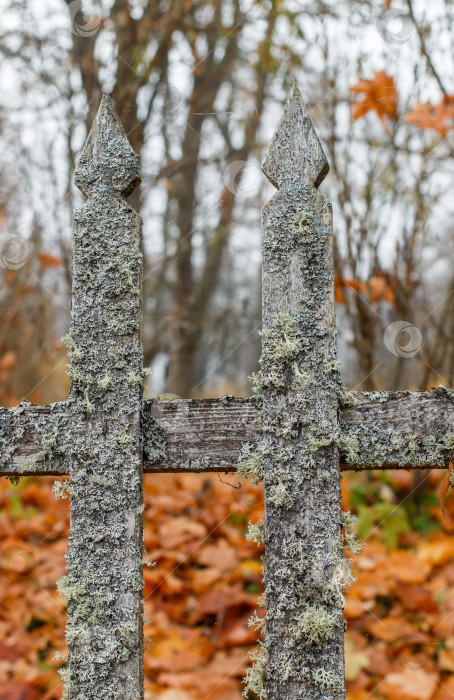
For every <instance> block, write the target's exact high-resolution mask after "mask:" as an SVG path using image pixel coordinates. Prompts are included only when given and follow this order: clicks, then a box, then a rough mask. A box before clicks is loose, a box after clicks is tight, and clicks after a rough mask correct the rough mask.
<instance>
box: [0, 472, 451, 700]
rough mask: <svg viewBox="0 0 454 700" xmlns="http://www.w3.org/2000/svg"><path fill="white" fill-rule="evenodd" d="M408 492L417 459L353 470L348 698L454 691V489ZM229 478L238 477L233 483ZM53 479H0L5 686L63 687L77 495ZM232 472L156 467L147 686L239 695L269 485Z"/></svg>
mask: <svg viewBox="0 0 454 700" xmlns="http://www.w3.org/2000/svg"><path fill="white" fill-rule="evenodd" d="M427 476H428V482H427V483H428V484H429V489H430V492H431V494H432V495H431V497H430V498H427V496H426V497H425V501H424V502H423V503H419V505H417V506H416V507H415V506H414V504H413V505H412V506H410V505H408V503H409V501H408V499H407V500H406V501H405V497H406V496H408V494H409V493H410V491H411V489H412V482H411V474H410V473H409V472H389V473H388V474H386V475H384V474H381V475H378V474H377V475H376V476H375V477H374V478H370V477H366V476H364V475H359V474H358V475H352V476H349V477H348V479H345V480H344V483H343V507H344V508H346V509H351V510H353V511H354V512H356V513H357V515H358V517H359V534H360V535H361V536H362V537H363V538H364V539H365V541H366V545H365V548H364V550H363V552H362V553H361V555H359V556H354V557H353V559H354V560H355V561H354V573H355V576H356V577H357V581H356V583H354V585H353V587H352V588H351V590H350V591H349V592H348V594H347V600H346V608H345V615H346V618H347V621H348V631H347V635H346V674H347V681H348V683H347V685H348V695H347V698H348V700H366V698H369V697H370V698H377V699H379V698H382V699H387V700H448V698H451V697H452V695H450V693H453V694H454V682H453V681H452V678H451V673H453V672H454V614H453V613H454V594H453V590H454V586H453V584H454V563H453V561H454V536H453V534H454V499H452V497H450V496H448V499H447V503H446V513H445V518H443V516H442V514H441V511H440V508H439V505H438V503H437V498H436V495H435V494H436V491H437V483H438V481H439V479H440V475H439V473H435V472H432V474H430V475H429V473H427ZM223 482H228V483H223ZM52 483H53V479H51V478H43V477H41V478H31V477H29V478H25V479H23V480H22V482H21V484H20V485H19V486H16V487H15V486H12V485H11V484H10V483H9V482H8V481H6V480H2V481H1V483H0V538H1V541H2V548H1V551H0V574H1V582H0V639H1V640H2V641H1V642H0V659H1V660H0V688H1V690H0V700H19V699H20V700H35V699H38V698H46V700H57V698H60V697H61V692H62V685H61V683H60V679H59V676H58V673H57V669H58V668H59V667H60V666H61V665H62V663H63V662H62V661H61V660H60V659H58V658H57V659H56V658H55V654H56V652H57V651H58V652H60V654H61V655H62V656H64V655H65V641H64V626H65V608H64V601H63V599H62V598H61V597H60V596H59V594H58V593H57V590H56V581H57V579H58V578H60V577H61V576H63V575H64V573H65V559H64V553H65V550H66V547H67V535H68V526H69V504H68V501H56V500H55V498H54V496H53V494H52V492H51V488H52ZM238 486H239V482H238V480H237V479H236V478H235V477H233V476H232V475H227V476H224V475H222V477H221V478H220V477H219V476H217V475H215V474H213V475H209V476H203V475H180V476H174V475H149V476H147V477H146V478H145V504H146V507H145V512H144V524H145V539H144V542H145V549H146V555H145V560H146V561H148V562H149V563H150V564H152V565H151V566H145V572H144V576H145V591H144V599H145V612H144V617H145V628H144V630H145V636H146V637H147V638H148V637H149V638H150V640H151V641H148V640H146V647H147V650H146V653H145V673H146V696H145V697H146V699H147V700H154V699H155V698H160V699H161V700H240V698H241V679H242V677H243V675H244V672H245V668H246V666H247V664H248V651H250V650H251V649H253V648H254V645H255V643H256V640H257V632H256V631H255V630H254V628H253V627H250V626H249V625H248V620H249V617H250V616H251V614H252V612H253V611H254V609H255V608H256V607H257V605H258V599H259V595H260V593H261V592H262V588H263V586H262V582H261V563H260V556H261V555H262V554H263V551H262V549H259V548H258V547H257V545H256V544H255V543H253V542H248V541H247V540H246V539H245V531H246V527H247V522H248V521H249V520H252V521H253V522H257V521H258V520H259V519H260V518H262V517H263V491H262V489H261V488H257V487H252V486H251V485H250V484H249V483H246V484H244V485H242V486H241V488H238Z"/></svg>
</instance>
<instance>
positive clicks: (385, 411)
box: [339, 387, 454, 470]
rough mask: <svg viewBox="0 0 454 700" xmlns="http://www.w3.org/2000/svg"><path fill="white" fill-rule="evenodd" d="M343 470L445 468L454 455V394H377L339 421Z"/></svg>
mask: <svg viewBox="0 0 454 700" xmlns="http://www.w3.org/2000/svg"><path fill="white" fill-rule="evenodd" d="M339 427H340V449H341V455H342V464H343V468H344V469H349V468H350V469H352V468H353V469H356V470H358V469H389V468H398V469H417V468H422V467H430V468H432V469H444V468H445V467H447V466H448V464H449V461H450V459H451V456H452V454H453V452H454V392H453V391H452V390H451V389H444V388H442V387H440V388H438V389H433V390H432V391H430V392H429V391H425V392H410V391H402V392H399V391H393V392H380V393H379V392H372V393H369V394H359V395H357V396H356V405H355V406H352V407H350V408H343V409H342V410H341V412H340V418H339Z"/></svg>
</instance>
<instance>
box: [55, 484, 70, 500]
mask: <svg viewBox="0 0 454 700" xmlns="http://www.w3.org/2000/svg"><path fill="white" fill-rule="evenodd" d="M52 493H53V494H54V496H55V498H56V499H57V501H61V500H64V499H66V498H68V497H69V495H70V494H71V486H70V483H69V481H54V483H53V486H52Z"/></svg>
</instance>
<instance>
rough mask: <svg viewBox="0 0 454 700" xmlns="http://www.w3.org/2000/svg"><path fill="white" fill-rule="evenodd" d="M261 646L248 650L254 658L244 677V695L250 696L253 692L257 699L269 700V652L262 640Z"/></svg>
mask: <svg viewBox="0 0 454 700" xmlns="http://www.w3.org/2000/svg"><path fill="white" fill-rule="evenodd" d="M259 644H260V647H259V649H258V650H256V651H252V652H248V653H249V656H250V657H251V660H252V666H251V667H250V668H248V669H247V671H246V678H245V679H244V684H245V688H244V690H243V693H242V695H243V697H245V698H248V697H249V694H250V693H253V695H254V697H256V698H257V700H267V697H268V693H267V689H266V665H267V653H266V647H265V645H264V643H263V642H260V643H259Z"/></svg>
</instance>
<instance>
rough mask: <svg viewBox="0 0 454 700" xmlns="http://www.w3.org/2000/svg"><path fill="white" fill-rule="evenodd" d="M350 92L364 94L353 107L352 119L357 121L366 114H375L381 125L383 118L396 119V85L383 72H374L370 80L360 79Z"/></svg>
mask: <svg viewBox="0 0 454 700" xmlns="http://www.w3.org/2000/svg"><path fill="white" fill-rule="evenodd" d="M350 91H351V92H355V93H357V94H364V97H363V99H362V100H360V101H359V102H357V103H356V104H355V105H354V106H353V119H359V118H360V117H363V116H364V115H365V114H367V112H376V113H377V115H378V116H379V118H380V120H381V122H382V123H384V121H385V117H389V118H390V119H393V120H394V119H397V102H398V97H397V90H396V83H395V80H394V78H393V77H392V76H391V75H387V74H386V72H385V71H384V70H380V71H375V72H374V77H373V78H372V80H365V79H364V78H360V79H359V81H358V82H357V83H356V85H352V87H351V88H350Z"/></svg>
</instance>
